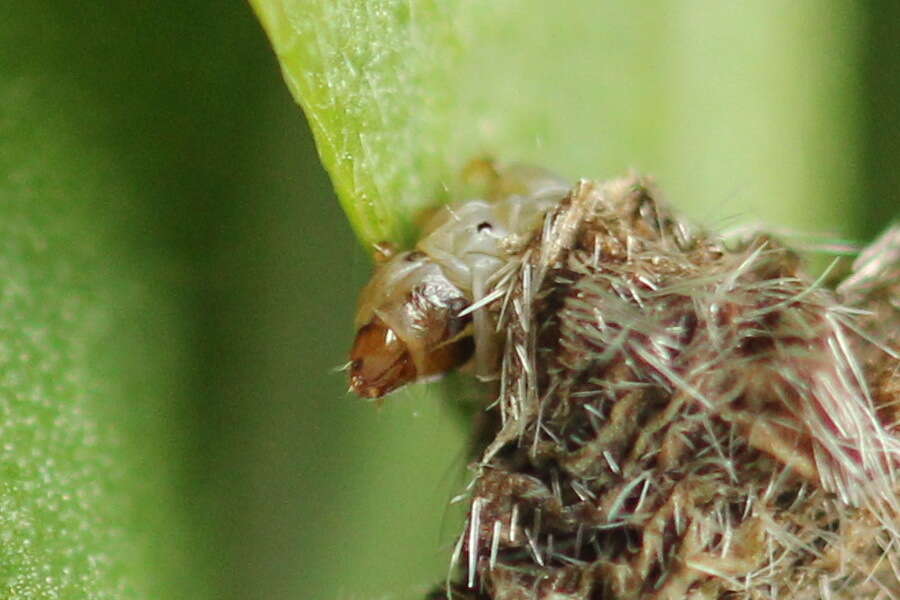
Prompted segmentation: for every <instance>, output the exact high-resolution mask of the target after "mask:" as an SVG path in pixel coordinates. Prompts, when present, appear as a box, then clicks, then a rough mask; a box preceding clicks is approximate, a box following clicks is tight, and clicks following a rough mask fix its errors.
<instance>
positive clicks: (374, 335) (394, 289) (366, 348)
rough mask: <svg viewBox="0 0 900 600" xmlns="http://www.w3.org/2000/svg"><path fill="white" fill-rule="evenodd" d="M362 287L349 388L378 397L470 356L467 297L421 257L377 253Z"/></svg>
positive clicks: (448, 368)
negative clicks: (373, 268) (366, 283)
mask: <svg viewBox="0 0 900 600" xmlns="http://www.w3.org/2000/svg"><path fill="white" fill-rule="evenodd" d="M378 258H379V264H378V265H377V267H376V270H375V274H374V275H373V276H372V279H371V280H370V281H369V283H368V285H366V287H365V288H363V291H362V294H361V295H360V299H359V307H358V310H357V313H356V339H355V341H354V342H353V347H352V349H351V350H350V389H351V390H352V391H353V392H355V393H357V394H359V395H360V396H363V397H365V398H380V397H381V396H384V395H385V394H388V393H389V392H392V391H393V390H395V389H397V388H399V387H401V386H403V385H405V384H407V383H411V382H413V381H416V380H419V379H423V378H427V377H432V376H437V375H440V374H442V373H444V372H446V371H449V370H450V369H453V368H454V367H457V366H459V365H461V364H462V363H464V362H466V361H467V360H468V359H469V357H470V356H471V355H472V351H473V348H474V342H473V340H472V336H471V328H470V327H469V324H470V322H471V317H470V316H469V315H465V316H460V313H461V312H462V311H463V310H464V309H465V308H466V307H467V306H469V304H470V301H469V299H468V298H466V295H465V294H464V293H463V292H462V291H461V290H460V289H459V288H457V287H456V286H455V285H453V284H452V283H451V282H450V281H449V280H448V279H447V277H446V276H445V275H444V273H443V271H442V269H441V266H440V265H439V264H438V263H437V262H435V261H434V260H432V259H431V258H430V257H428V256H427V255H425V254H424V253H422V252H418V251H411V252H402V253H399V254H393V253H391V252H390V251H386V250H385V249H383V248H382V249H380V252H379V254H378Z"/></svg>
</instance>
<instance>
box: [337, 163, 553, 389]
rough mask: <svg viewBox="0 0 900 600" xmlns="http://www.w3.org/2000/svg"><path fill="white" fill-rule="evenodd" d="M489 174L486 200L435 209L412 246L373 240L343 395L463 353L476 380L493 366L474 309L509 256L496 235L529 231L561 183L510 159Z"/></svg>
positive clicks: (428, 373) (485, 321)
mask: <svg viewBox="0 0 900 600" xmlns="http://www.w3.org/2000/svg"><path fill="white" fill-rule="evenodd" d="M495 175H496V182H495V186H494V187H495V193H494V196H496V198H495V199H492V200H491V201H488V200H481V199H476V200H470V201H467V202H463V203H460V204H455V205H450V206H445V207H443V208H442V209H440V210H438V211H437V213H436V214H435V215H434V217H433V218H432V219H431V220H430V221H429V222H428V223H427V225H426V226H425V228H424V231H423V235H422V238H421V239H420V240H419V243H418V244H417V245H416V248H415V250H413V251H410V252H402V253H399V254H398V253H394V252H393V251H392V249H391V247H390V245H389V244H379V245H378V247H377V252H376V260H377V262H378V264H377V266H376V270H375V274H374V275H373V276H372V279H371V280H370V281H369V283H368V285H366V287H365V288H364V289H363V291H362V294H361V295H360V299H359V308H358V311H357V314H356V328H357V333H356V340H355V341H354V343H353V348H352V349H351V351H350V389H351V390H352V391H353V392H355V393H357V394H359V395H360V396H363V397H366V398H379V397H381V396H384V395H385V394H387V393H389V392H392V391H393V390H395V389H397V388H399V387H401V386H403V385H405V384H407V383H411V382H413V381H417V380H421V379H423V378H429V377H435V376H438V375H441V374H442V373H445V372H447V371H449V370H451V369H454V368H456V367H458V366H460V365H462V364H463V363H465V362H467V361H468V360H469V359H470V358H471V357H472V356H473V355H474V356H475V371H476V373H477V374H478V375H479V376H481V377H486V378H489V377H491V376H492V375H493V374H494V373H495V372H496V363H497V356H498V349H497V346H498V344H497V340H496V335H497V334H496V332H495V325H494V323H493V321H492V320H491V318H490V317H489V316H488V314H487V311H485V310H482V306H483V305H484V304H486V303H487V302H486V301H489V300H490V298H488V296H489V294H490V290H489V287H490V283H491V282H490V278H491V276H492V275H493V274H495V273H496V272H497V270H498V269H499V268H500V267H502V266H503V265H504V264H506V261H507V260H509V256H508V254H507V250H506V245H505V244H504V241H505V240H506V239H507V238H508V237H509V236H515V235H518V236H522V235H526V234H528V235H530V234H531V233H532V232H533V231H534V230H535V229H536V228H538V227H539V226H540V223H541V220H542V218H543V215H544V212H545V211H546V210H547V209H549V208H550V207H552V206H554V205H555V204H556V203H557V202H559V201H560V200H561V199H562V198H564V197H565V196H566V194H567V193H568V190H569V185H568V184H567V183H565V182H563V181H561V180H559V179H558V178H556V177H554V176H552V175H549V174H548V173H547V172H545V171H543V170H540V169H534V168H531V167H523V166H517V165H513V166H509V167H506V168H504V169H503V170H501V171H499V172H496V173H495ZM473 307H474V310H473Z"/></svg>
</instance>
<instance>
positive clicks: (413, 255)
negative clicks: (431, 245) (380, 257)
mask: <svg viewBox="0 0 900 600" xmlns="http://www.w3.org/2000/svg"><path fill="white" fill-rule="evenodd" d="M424 258H425V253H424V252H419V251H418V250H414V251H412V252H410V253H409V254H407V255H406V258H404V259H403V260H405V261H406V262H419V261H420V260H422V259H424Z"/></svg>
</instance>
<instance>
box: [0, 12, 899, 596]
mask: <svg viewBox="0 0 900 600" xmlns="http://www.w3.org/2000/svg"><path fill="white" fill-rule="evenodd" d="M873 6H874V5H873ZM885 6H887V4H885ZM254 8H255V9H256V10H257V12H258V14H259V15H260V16H261V17H262V21H263V23H264V25H265V27H266V29H267V31H268V32H269V34H270V36H271V37H272V40H273V42H274V45H275V47H276V50H277V52H278V55H279V56H280V57H282V58H283V59H284V63H283V64H282V68H283V69H284V72H285V73H286V74H287V76H288V79H289V81H290V82H291V88H292V91H293V92H294V93H296V94H298V95H299V98H300V100H301V102H302V104H303V106H304V108H305V110H306V113H307V115H308V117H309V119H310V124H311V127H312V129H313V130H314V132H315V133H316V136H317V139H318V141H319V148H318V149H319V152H320V153H321V154H322V156H323V158H324V159H325V161H324V162H325V164H326V166H327V167H328V170H329V172H330V174H331V175H332V184H333V185H334V187H335V188H336V189H337V191H338V192H339V194H340V196H341V200H342V202H343V203H344V206H345V207H346V208H347V211H348V214H350V215H351V216H352V219H353V221H354V227H355V228H356V231H357V233H358V234H359V237H360V239H362V240H364V241H366V242H368V241H373V240H377V239H381V238H390V239H396V240H403V241H406V242H408V241H409V240H410V239H411V237H412V235H413V234H414V232H413V228H412V226H411V223H412V222H413V220H414V218H415V216H416V212H417V211H418V210H419V209H420V208H422V207H423V206H425V205H428V204H431V203H432V202H435V201H442V200H445V199H446V198H448V197H451V196H452V195H453V187H454V186H455V184H456V172H457V170H458V168H459V167H460V166H461V165H463V164H464V163H465V162H466V161H467V160H469V159H470V158H472V157H473V156H476V155H482V154H492V155H494V156H497V157H499V158H502V159H521V160H527V161H531V162H535V163H538V164H542V165H546V166H549V167H551V168H553V169H556V170H558V171H560V172H561V173H563V174H565V175H568V176H571V177H578V176H591V177H598V178H603V177H608V176H612V175H615V174H617V173H620V172H622V171H624V170H625V169H627V168H628V167H636V168H639V169H641V170H642V171H646V172H650V173H655V174H657V175H659V176H660V179H661V184H662V187H663V189H664V190H665V191H666V192H668V196H669V198H670V199H671V200H672V201H673V202H674V203H676V204H678V205H680V206H683V207H687V208H688V209H690V210H692V211H693V212H694V214H696V215H698V216H700V217H701V218H702V219H703V220H705V221H707V222H711V223H713V224H716V223H717V221H719V220H721V219H723V218H724V217H731V216H737V217H738V218H741V219H742V220H746V219H748V218H750V219H762V220H767V221H770V222H775V223H778V224H781V225H790V226H794V227H796V228H800V229H803V230H825V229H835V230H837V231H838V232H840V233H844V234H853V233H854V231H855V228H856V227H857V226H858V223H859V221H861V220H863V219H864V216H863V215H865V214H866V210H867V209H866V208H865V206H866V202H869V201H871V202H877V203H880V213H879V214H881V215H884V216H890V215H891V213H892V211H893V212H894V214H896V186H894V185H893V184H891V181H893V180H892V179H891V178H890V177H888V176H883V174H885V173H886V174H888V175H889V174H890V173H894V172H900V170H897V169H895V168H893V167H891V165H893V166H896V164H897V155H896V151H897V149H896V136H895V135H893V133H895V130H896V127H893V125H896V114H895V113H896V110H895V107H896V106H900V102H898V101H897V91H898V90H897V89H896V87H897V86H896V85H895V84H893V83H891V82H892V80H893V79H892V78H896V73H897V72H900V70H898V69H897V63H896V59H895V58H894V57H897V56H900V51H897V49H896V47H895V46H891V44H896V40H897V39H898V38H897V36H895V35H893V33H892V32H891V31H886V30H885V29H886V25H885V24H887V23H893V22H896V19H892V18H890V17H880V16H878V13H877V12H875V11H876V9H875V8H873V7H869V8H866V9H864V8H863V7H861V5H857V4H853V3H844V4H840V3H839V4H834V5H832V6H831V7H830V8H829V9H828V10H824V9H823V8H822V5H821V3H819V2H816V1H815V0H809V1H806V2H799V3H789V4H787V3H776V2H763V3H753V4H747V5H745V6H741V7H735V6H730V7H728V8H725V7H723V6H722V5H721V4H720V3H718V2H714V1H712V0H710V2H696V3H671V4H663V3H660V4H657V5H653V6H650V5H647V4H646V3H640V4H638V3H634V4H633V5H621V4H620V5H618V6H616V5H613V4H611V3H610V4H607V3H602V4H601V3H596V2H587V1H581V0H579V1H575V2H567V3H557V4H555V5H551V4H549V3H538V2H533V3H529V2H525V3H522V2H514V1H513V0H499V1H497V2H474V1H471V0H467V1H463V0H457V1H451V2H447V3H443V2H441V3H439V2H435V1H432V2H415V1H413V2H408V3H394V2H386V1H384V0H374V1H371V2H349V1H344V0H339V1H337V2H327V1H325V0H307V1H305V2H300V1H293V0H282V1H281V2H274V1H271V2H270V1H269V0H256V1H255V2H254ZM888 10H896V9H894V8H888ZM864 11H871V12H864ZM867 19H870V20H871V22H868V21H867ZM867 23H868V25H867ZM872 24H877V25H879V27H878V28H875V29H873V30H871V31H875V32H876V33H877V32H878V31H880V33H879V34H878V35H876V36H875V37H874V38H873V36H871V35H864V34H866V32H868V31H870V30H868V29H866V27H868V26H869V25H872ZM869 39H875V40H876V42H877V45H876V46H873V47H872V49H871V50H869V49H867V48H868V47H867V46H866V45H865V44H866V43H868V41H867V40H869ZM0 47H2V48H3V49H4V50H3V55H2V57H0V234H2V237H0V307H2V310H0V597H2V598H11V599H16V600H19V599H24V598H29V599H31V598H41V599H43V598H66V599H68V598H79V599H80V598H93V599H99V598H110V599H111V598H116V599H117V600H118V599H120V598H121V599H138V598H183V597H187V598H195V599H203V598H233V599H234V600H238V599H240V600H246V599H254V598H259V599H265V600H274V599H278V598H285V599H293V598H316V599H319V598H322V599H324V600H348V599H357V598H360V599H362V598H382V597H389V598H400V599H402V598H419V597H421V595H422V591H423V590H424V589H426V588H427V587H428V586H429V585H431V584H432V583H434V582H435V581H437V580H439V579H440V578H441V576H442V574H443V573H444V567H445V565H446V559H447V557H448V555H449V552H450V547H449V545H450V544H451V542H452V538H453V535H454V533H455V531H456V522H455V521H454V520H453V518H447V519H446V523H442V520H443V519H444V513H445V510H446V508H445V507H446V506H447V502H448V500H449V498H450V497H452V496H453V495H454V494H455V493H457V492H459V491H460V490H461V489H462V487H463V485H464V479H463V478H462V477H461V476H460V471H461V466H462V465H463V464H464V462H465V457H464V455H463V454H462V450H461V447H462V436H463V435H464V434H463V432H462V430H461V429H460V428H459V427H458V425H457V423H455V422H454V421H453V418H452V414H451V412H452V410H451V409H450V408H448V407H447V406H446V404H444V403H443V401H442V399H441V398H440V396H439V394H438V393H431V390H433V389H434V388H425V387H418V388H415V389H414V391H413V392H411V393H401V394H399V395H397V396H394V397H391V398H390V399H389V401H388V402H387V403H386V405H385V407H384V408H383V409H381V410H376V409H375V408H374V407H372V406H371V405H369V404H366V403H364V402H361V401H358V400H356V399H354V398H351V397H349V396H347V395H346V394H345V393H344V390H345V381H344V378H343V374H340V373H334V372H332V369H333V367H336V366H339V365H340V364H341V363H342V361H343V360H344V359H345V352H346V347H347V345H348V344H349V340H350V337H351V335H352V332H351V331H350V329H351V319H352V311H353V302H354V296H355V293H356V290H357V288H358V286H359V285H360V284H361V283H362V281H364V279H365V277H366V276H367V273H368V270H369V265H368V260H367V259H366V257H364V256H362V255H361V254H360V253H359V252H358V251H357V252H356V253H354V250H355V249H356V242H355V241H354V239H353V236H352V234H351V232H350V230H349V228H348V226H347V224H346V222H345V221H346V220H345V217H344V216H343V215H342V214H341V213H340V211H339V209H338V207H337V204H336V203H335V202H334V199H333V198H332V197H331V195H330V193H329V192H328V187H329V182H328V181H327V180H326V179H325V177H324V176H323V173H322V172H321V169H320V167H319V163H318V159H317V157H316V156H315V152H314V150H313V149H312V146H311V143H310V140H309V138H308V132H307V130H306V129H305V127H304V126H303V123H302V116H301V114H300V113H299V111H298V110H297V109H296V107H295V106H293V105H292V103H291V101H290V99H289V98H288V95H287V93H286V92H285V91H284V89H283V84H282V82H281V81H280V80H279V78H278V76H277V70H276V62H275V59H274V57H273V55H272V53H271V50H270V48H269V47H268V46H267V44H266V43H265V39H264V37H263V34H262V31H261V28H260V27H259V23H258V22H256V21H255V20H254V18H253V13H252V12H251V10H250V9H249V8H248V7H246V6H242V5H241V4H240V3H236V4H231V5H228V6H227V7H225V5H223V4H222V3H221V2H213V1H207V0H161V1H160V2H156V3H151V4H148V3H128V2H121V3H100V4H90V3H84V2H76V1H74V0H73V1H71V2H65V1H59V0H35V1H34V2H29V3H17V4H12V3H7V4H6V5H3V7H2V8H0ZM863 53H866V56H867V57H868V58H867V59H866V60H865V61H863V60H862V57H861V55H862V54H863ZM892 61H893V62H892ZM861 63H862V64H865V65H866V69H864V70H861V69H860V68H859V64H861ZM863 75H865V76H866V77H867V79H866V80H865V81H860V78H861V77H862V76H863ZM864 85H867V86H869V87H864ZM861 96H862V97H864V98H865V100H864V101H861V100H860V97H861ZM884 115H887V118H886V117H884ZM891 115H893V116H891ZM891 119H894V120H893V121H892V120H891ZM892 124H893V125H892ZM873 140H874V141H873ZM329 144H331V146H330V147H329ZM861 148H864V149H866V152H862V151H861ZM862 157H868V161H869V162H868V163H864V162H863V161H862ZM866 164H877V165H878V168H877V169H875V170H873V171H867V172H866V173H867V174H866V176H865V177H861V172H862V171H864V169H865V168H866V166H865V165H866ZM860 179H865V180H866V181H867V182H877V183H871V184H870V186H869V187H865V188H864V189H865V190H875V191H876V192H877V193H873V194H868V195H867V194H862V196H863V197H865V202H864V201H861V200H859V197H860V194H857V187H856V186H857V185H858V184H859V182H860ZM445 186H446V189H445ZM892 207H893V208H892ZM735 220H736V219H732V220H731V221H729V222H734V221H735ZM865 225H866V227H867V228H868V230H869V231H874V230H876V229H878V226H877V224H876V223H866V224H865Z"/></svg>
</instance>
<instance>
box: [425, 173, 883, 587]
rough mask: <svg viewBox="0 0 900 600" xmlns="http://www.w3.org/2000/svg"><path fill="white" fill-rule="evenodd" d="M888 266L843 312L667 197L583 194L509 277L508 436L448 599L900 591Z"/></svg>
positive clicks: (497, 446)
mask: <svg viewBox="0 0 900 600" xmlns="http://www.w3.org/2000/svg"><path fill="white" fill-rule="evenodd" d="M894 235H895V239H896V236H897V234H894ZM897 260H900V259H897ZM896 270H897V264H888V265H886V266H885V267H884V268H883V269H882V272H884V273H896ZM870 271H872V272H873V273H875V274H874V275H873V274H871V273H868V272H867V273H866V277H865V278H861V277H860V278H858V279H860V280H862V281H863V283H864V285H863V284H858V285H856V286H855V287H854V286H849V285H848V286H846V289H843V290H841V295H842V296H843V297H842V296H839V295H838V294H836V293H834V292H832V291H829V290H827V289H824V288H823V287H821V286H820V285H818V284H817V282H815V281H813V280H812V279H811V278H809V277H808V276H807V275H806V274H805V273H804V272H803V271H802V270H801V261H800V260H799V257H798V256H797V255H796V254H795V253H793V252H791V251H789V250H788V249H786V248H784V247H782V246H781V245H780V244H779V242H778V241H777V240H775V239H774V238H771V237H767V236H761V235H757V236H755V237H751V238H749V239H746V240H743V241H742V242H740V243H737V244H732V245H727V244H725V243H724V242H722V241H720V240H719V239H717V238H715V237H712V236H710V235H707V234H703V233H697V232H694V231H693V230H692V229H691V228H689V227H688V226H687V225H686V224H685V223H683V222H681V221H679V220H677V219H676V218H675V216H673V215H672V214H670V213H669V211H668V210H667V209H666V208H665V207H664V206H662V205H661V204H659V203H658V202H657V201H656V200H655V199H654V197H653V193H652V191H651V189H650V187H649V186H648V185H647V183H646V182H645V181H644V180H641V179H638V178H628V179H623V180H617V181H612V182H608V183H606V184H596V183H593V182H585V181H583V182H580V183H579V184H578V185H577V186H576V188H575V189H574V190H573V192H572V194H571V195H570V197H569V198H568V199H567V200H566V201H564V202H563V203H561V204H560V206H559V208H558V209H557V210H556V211H555V213H553V214H551V216H550V218H549V219H548V220H547V222H546V224H545V226H544V228H543V229H542V230H540V231H538V232H536V234H535V236H534V238H533V240H532V242H531V244H530V245H529V246H527V247H526V248H525V249H524V251H523V252H522V254H521V256H520V257H519V258H518V262H517V263H516V265H515V267H514V272H513V273H512V274H511V275H510V276H509V277H506V278H504V279H502V280H501V283H500V284H499V285H501V286H504V287H503V297H504V301H503V302H502V303H500V304H501V306H500V307H499V308H498V311H499V314H498V315H497V318H498V319H499V327H498V329H499V330H500V331H503V332H504V333H505V336H506V338H505V355H504V358H503V365H502V372H501V382H500V386H499V392H498V394H499V395H498V399H497V402H496V403H495V405H494V408H492V409H491V410H493V411H496V415H497V418H496V419H495V422H496V423H497V425H496V430H495V431H494V432H493V436H489V437H490V438H491V440H490V442H489V443H488V444H487V446H486V448H485V449H484V452H483V454H482V456H481V459H480V461H479V462H478V463H477V465H476V466H475V472H476V475H475V481H474V482H473V485H472V487H471V506H470V510H469V515H468V519H467V523H466V527H465V531H464V532H463V533H462V535H461V537H460V542H459V544H458V546H457V551H456V552H455V553H454V560H455V561H456V565H457V568H458V573H459V577H458V583H456V584H454V586H450V587H448V589H447V590H446V591H444V592H442V593H443V594H444V595H443V596H436V597H441V598H451V597H452V598H464V599H476V598H477V599H478V600H482V599H484V600H487V599H494V600H500V599H503V600H526V599H529V600H530V599H534V600H550V599H553V600H590V599H597V600H599V599H601V598H602V599H604V600H644V599H651V598H653V599H660V600H662V599H669V600H675V599H682V598H691V599H701V598H702V599H722V600H725V599H728V600H739V599H746V600H751V599H753V600H757V599H764V598H772V599H776V598H777V599H800V598H803V599H807V598H808V599H810V600H812V599H816V598H827V599H847V600H850V599H851V598H852V599H857V598H873V599H874V598H896V597H900V577H898V570H900V534H898V527H900V523H898V514H900V506H898V502H897V494H898V487H900V485H898V476H897V474H896V470H897V468H898V461H900V439H898V437H897V431H898V422H900V418H898V417H900V409H898V403H900V397H898V388H900V384H898V377H900V376H898V372H900V367H898V360H897V353H898V346H897V342H898V339H900V336H898V335H897V331H900V306H898V304H897V300H896V298H897V295H896V291H897V288H898V287H900V284H898V283H897V281H896V279H894V280H890V278H891V277H895V276H893V275H888V276H885V277H887V279H886V280H885V281H880V280H878V275H877V271H878V270H877V269H874V270H873V269H870ZM855 272H856V273H859V270H856V271H855ZM851 279H852V275H851ZM873 282H874V283H873ZM886 290H887V291H886ZM842 302H843V303H842ZM873 303H880V304H878V305H877V307H875V306H874V304H873ZM848 304H852V305H853V306H848ZM870 306H873V307H874V308H873V310H874V311H875V312H877V314H878V315H879V317H878V319H879V320H878V322H876V321H874V320H872V316H871V315H866V314H861V313H860V311H859V310H858V309H868V308H869V307H870ZM882 334H886V335H882ZM876 338H877V339H878V340H881V341H877V340H876Z"/></svg>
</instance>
